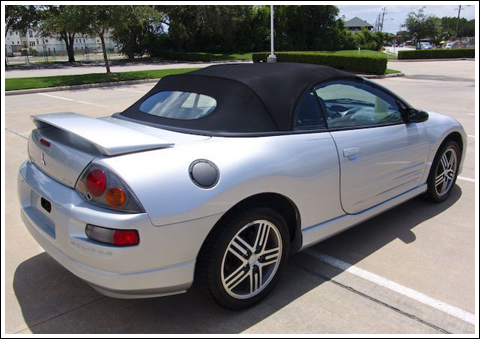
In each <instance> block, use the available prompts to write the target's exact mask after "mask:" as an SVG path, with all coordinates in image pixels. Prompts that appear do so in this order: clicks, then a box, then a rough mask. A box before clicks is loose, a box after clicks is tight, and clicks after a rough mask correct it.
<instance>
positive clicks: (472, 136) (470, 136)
mask: <svg viewBox="0 0 480 339" xmlns="http://www.w3.org/2000/svg"><path fill="white" fill-rule="evenodd" d="M467 136H468V137H469V138H475V136H474V135H470V134H469V135H467Z"/></svg>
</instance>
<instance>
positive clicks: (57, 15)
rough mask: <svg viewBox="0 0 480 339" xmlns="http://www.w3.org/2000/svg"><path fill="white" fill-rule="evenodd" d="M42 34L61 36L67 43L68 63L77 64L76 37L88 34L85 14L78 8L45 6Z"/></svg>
mask: <svg viewBox="0 0 480 339" xmlns="http://www.w3.org/2000/svg"><path fill="white" fill-rule="evenodd" d="M42 12H43V18H44V20H42V22H41V24H40V32H41V34H42V35H44V36H59V37H60V38H61V39H62V40H63V41H64V43H65V48H66V50H67V54H68V62H75V50H74V47H73V45H74V42H75V35H76V34H79V33H82V32H86V25H85V22H84V20H83V14H82V12H81V11H80V10H79V8H78V6H68V5H60V6H44V7H43V11H42Z"/></svg>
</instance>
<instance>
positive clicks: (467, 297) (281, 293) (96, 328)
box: [4, 61, 478, 333]
mask: <svg viewBox="0 0 480 339" xmlns="http://www.w3.org/2000/svg"><path fill="white" fill-rule="evenodd" d="M389 67H390V68H395V69H399V70H401V71H404V72H405V73H406V76H405V77H403V78H391V79H382V80H377V81H378V82H379V83H381V84H382V85H384V86H386V87H388V88H390V89H392V90H393V91H395V92H397V93H398V94H399V95H400V96H402V97H403V98H405V99H406V100H407V101H409V102H410V103H411V104H412V105H413V106H415V107H417V108H422V109H427V110H430V111H437V112H442V113H444V114H446V115H449V116H452V117H454V118H456V119H457V120H458V121H460V122H461V123H462V124H463V126H464V127H465V130H466V132H467V134H468V135H469V137H468V146H467V147H468V149H467V153H466V159H465V164H464V169H463V173H462V174H461V175H460V177H459V179H458V180H457V185H456V187H455V189H454V191H453V194H452V196H451V197H450V199H449V200H448V201H447V202H445V203H443V204H439V205H434V204H431V203H428V202H425V201H423V200H421V199H419V198H416V199H413V200H411V201H409V202H407V203H405V204H403V205H401V206H398V207H396V208H394V209H392V210H390V211H388V212H386V213H384V214H382V215H380V216H377V217H376V218H373V219H371V220H369V221H367V222H365V223H363V224H361V225H358V226H357V227H355V228H352V229H350V230H348V231H346V232H344V233H342V234H340V235H337V236H335V237H333V238H330V239H328V240H327V241H324V242H322V243H320V244H317V245H316V246H314V247H312V248H311V249H310V250H307V251H306V252H302V253H299V254H295V255H293V256H292V257H291V259H290V263H289V265H288V267H287V270H286V272H285V274H284V276H283V277H282V279H281V280H280V283H279V285H278V286H277V288H276V289H275V290H274V291H273V292H272V294H271V295H270V296H269V297H268V298H267V299H266V300H264V302H262V303H261V304H259V305H257V306H255V307H253V308H251V309H248V310H245V311H241V312H231V311H227V310H224V309H222V308H220V307H218V306H217V305H216V304H215V303H214V302H213V301H210V300H206V299H204V298H203V297H202V296H200V295H199V294H198V292H197V291H196V290H195V289H194V288H193V289H191V290H190V291H189V292H188V293H186V294H183V295H178V296H171V297H165V298H155V299H142V300H119V299H112V298H108V297H104V296H102V295H100V294H98V293H97V292H96V291H95V290H93V289H92V288H91V287H90V286H89V285H87V284H86V283H84V282H83V281H81V280H80V279H78V278H76V277H75V276H73V275H72V274H71V273H69V272H68V271H67V270H66V269H64V268H63V267H61V266H60V265H59V264H57V263H56V262H55V261H54V260H53V259H52V258H50V257H49V255H47V254H46V253H44V251H43V250H42V248H40V247H39V246H38V245H37V243H36V242H35V241H34V240H33V239H32V238H31V236H30V235H29V233H28V232H27V230H26V228H25V227H24V226H23V223H22V221H21V219H20V215H19V205H18V202H17V199H16V177H17V171H18V168H19V166H20V164H21V163H22V162H23V161H24V160H25V159H26V158H27V139H26V138H27V136H28V134H29V132H30V131H31V129H32V128H33V124H32V122H31V121H30V119H29V116H30V115H34V114H41V113H54V112H76V113H80V114H85V115H88V116H92V117H100V116H106V115H111V114H112V113H115V112H119V111H121V110H123V109H124V108H126V107H127V106H128V105H130V104H131V103H133V102H134V101H136V100H137V99H138V98H139V97H141V96H142V95H143V94H144V93H145V92H147V91H148V90H149V89H150V88H151V87H152V86H153V84H141V85H133V86H121V87H120V86H119V87H105V88H95V89H87V90H76V91H63V92H50V93H38V94H28V95H17V96H8V97H6V125H5V127H4V128H5V139H6V144H5V149H6V157H5V159H6V165H5V170H6V187H5V190H6V197H7V199H6V201H5V205H6V224H5V236H6V238H5V239H6V241H5V244H6V248H5V253H6V260H5V261H6V269H5V270H6V287H5V290H6V293H5V298H6V300H5V302H6V314H5V324H6V332H7V333H240V332H245V333H474V332H475V325H474V324H475V321H476V320H475V319H476V316H475V299H476V297H475V238H476V233H475V222H474V220H475V207H476V205H475V182H474V181H475V173H474V171H475V137H476V135H475V118H476V117H475V115H476V114H478V112H475V63H474V62H473V61H442V62H396V63H394V64H393V63H392V64H391V65H389ZM319 204H321V201H319Z"/></svg>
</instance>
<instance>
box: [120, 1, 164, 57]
mask: <svg viewBox="0 0 480 339" xmlns="http://www.w3.org/2000/svg"><path fill="white" fill-rule="evenodd" d="M117 7H118V8H117V11H118V16H117V20H115V22H113V26H112V27H111V28H112V34H113V39H114V40H115V41H116V42H117V43H118V45H119V48H120V52H122V53H123V54H125V55H126V56H127V57H128V59H130V60H132V59H133V58H134V56H135V55H143V54H144V53H145V48H146V46H145V43H144V42H145V36H146V35H148V34H149V33H150V32H152V31H154V29H155V26H157V25H158V23H159V22H161V17H162V15H161V13H160V12H158V11H155V10H154V9H153V8H152V7H151V6H139V5H122V6H117Z"/></svg>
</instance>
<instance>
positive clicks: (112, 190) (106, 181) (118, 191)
mask: <svg viewBox="0 0 480 339" xmlns="http://www.w3.org/2000/svg"><path fill="white" fill-rule="evenodd" d="M75 190H76V191H77V192H78V193H79V194H80V195H81V196H82V197H83V198H84V199H85V200H86V201H88V202H90V203H92V204H95V205H98V206H101V207H106V208H110V209H114V210H118V211H123V212H129V213H143V212H144V210H143V208H142V206H141V204H140V202H139V201H138V199H137V198H136V197H135V195H134V194H133V192H132V191H131V189H130V188H129V187H128V186H127V185H126V184H125V183H124V182H123V181H122V180H121V179H120V178H119V177H118V176H117V175H116V174H115V173H113V172H111V171H109V170H107V169H106V168H103V167H101V166H98V165H95V164H91V165H90V166H88V168H87V169H86V170H85V171H84V173H83V174H82V176H81V177H80V179H79V180H78V181H77V184H76V186H75Z"/></svg>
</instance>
